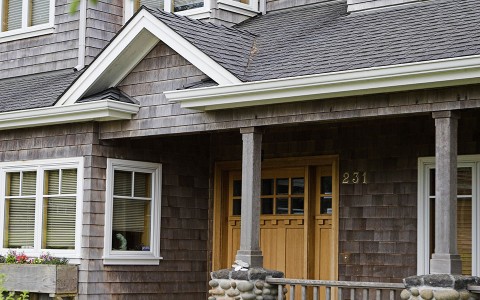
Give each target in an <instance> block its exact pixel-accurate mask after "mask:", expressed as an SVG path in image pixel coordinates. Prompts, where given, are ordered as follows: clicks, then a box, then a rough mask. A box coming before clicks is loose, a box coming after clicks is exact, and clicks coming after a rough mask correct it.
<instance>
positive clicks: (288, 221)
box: [214, 157, 338, 280]
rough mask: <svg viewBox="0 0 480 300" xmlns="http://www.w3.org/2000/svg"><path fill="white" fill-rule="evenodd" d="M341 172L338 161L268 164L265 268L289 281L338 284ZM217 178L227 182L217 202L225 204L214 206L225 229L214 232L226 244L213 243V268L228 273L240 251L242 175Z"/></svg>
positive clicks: (264, 184)
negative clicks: (318, 281) (311, 280)
mask: <svg viewBox="0 0 480 300" xmlns="http://www.w3.org/2000/svg"><path fill="white" fill-rule="evenodd" d="M336 168H337V161H336V158H334V157H329V158H321V159H320V158H315V159H307V158H304V159H299V161H295V160H288V161H284V162H282V161H266V162H264V163H263V169H262V182H261V187H262V188H261V208H260V209H261V217H260V247H261V249H262V252H263V256H264V267H265V268H267V269H273V270H279V271H283V272H284V273H285V276H286V277H287V278H304V279H325V280H333V279H336V278H337V256H338V255H337V252H338V251H337V235H338V234H337V230H338V229H337V225H336V224H337V221H336V220H337V219H338V204H337V191H338V182H337V178H338V176H337V171H336ZM220 172H222V171H220ZM217 178H218V179H221V178H223V180H222V187H221V189H220V190H219V191H218V192H217V196H219V198H220V199H216V200H217V201H221V203H216V205H215V207H216V217H215V220H216V222H220V223H221V227H220V228H219V230H216V231H215V232H216V235H217V236H218V237H219V238H220V241H223V242H220V243H218V242H217V243H214V247H215V245H217V246H216V247H215V248H216V249H215V251H216V253H214V268H215V267H221V268H228V267H230V266H231V264H232V263H233V261H234V260H235V255H236V252H237V250H238V249H239V246H240V226H241V222H240V216H241V172H240V170H238V169H237V170H223V176H218V177H217ZM218 212H220V213H223V216H218V215H217V213H218ZM222 220H223V221H222ZM215 228H217V226H215Z"/></svg>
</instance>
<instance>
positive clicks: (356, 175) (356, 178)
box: [342, 171, 367, 184]
mask: <svg viewBox="0 0 480 300" xmlns="http://www.w3.org/2000/svg"><path fill="white" fill-rule="evenodd" d="M366 183H367V172H360V171H356V172H344V173H343V179H342V184H366Z"/></svg>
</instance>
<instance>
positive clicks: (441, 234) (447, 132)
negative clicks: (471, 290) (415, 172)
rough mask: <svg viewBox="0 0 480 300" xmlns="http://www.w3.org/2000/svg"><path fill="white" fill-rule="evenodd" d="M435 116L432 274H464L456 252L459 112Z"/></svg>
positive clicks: (436, 114) (436, 113)
mask: <svg viewBox="0 0 480 300" xmlns="http://www.w3.org/2000/svg"><path fill="white" fill-rule="evenodd" d="M432 117H433V118H434V119H435V248H434V251H433V254H432V259H431V260H430V273H431V274H461V273H462V262H461V260H460V256H459V255H458V252H457V135H458V119H459V114H458V113H456V112H452V111H442V112H434V113H432Z"/></svg>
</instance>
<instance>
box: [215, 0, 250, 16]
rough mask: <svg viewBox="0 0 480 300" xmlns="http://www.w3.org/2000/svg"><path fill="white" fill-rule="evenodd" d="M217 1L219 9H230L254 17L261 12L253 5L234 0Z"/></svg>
mask: <svg viewBox="0 0 480 300" xmlns="http://www.w3.org/2000/svg"><path fill="white" fill-rule="evenodd" d="M217 3H218V8H219V9H223V10H228V11H231V12H234V13H238V14H241V15H244V16H248V17H254V16H256V15H257V14H258V13H259V12H258V11H257V10H255V9H253V7H252V6H250V5H248V4H244V3H241V2H237V1H233V0H219V1H218V2H217Z"/></svg>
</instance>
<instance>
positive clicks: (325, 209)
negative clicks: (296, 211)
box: [320, 197, 332, 215]
mask: <svg viewBox="0 0 480 300" xmlns="http://www.w3.org/2000/svg"><path fill="white" fill-rule="evenodd" d="M320 213H321V214H328V215H330V214H332V197H320Z"/></svg>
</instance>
